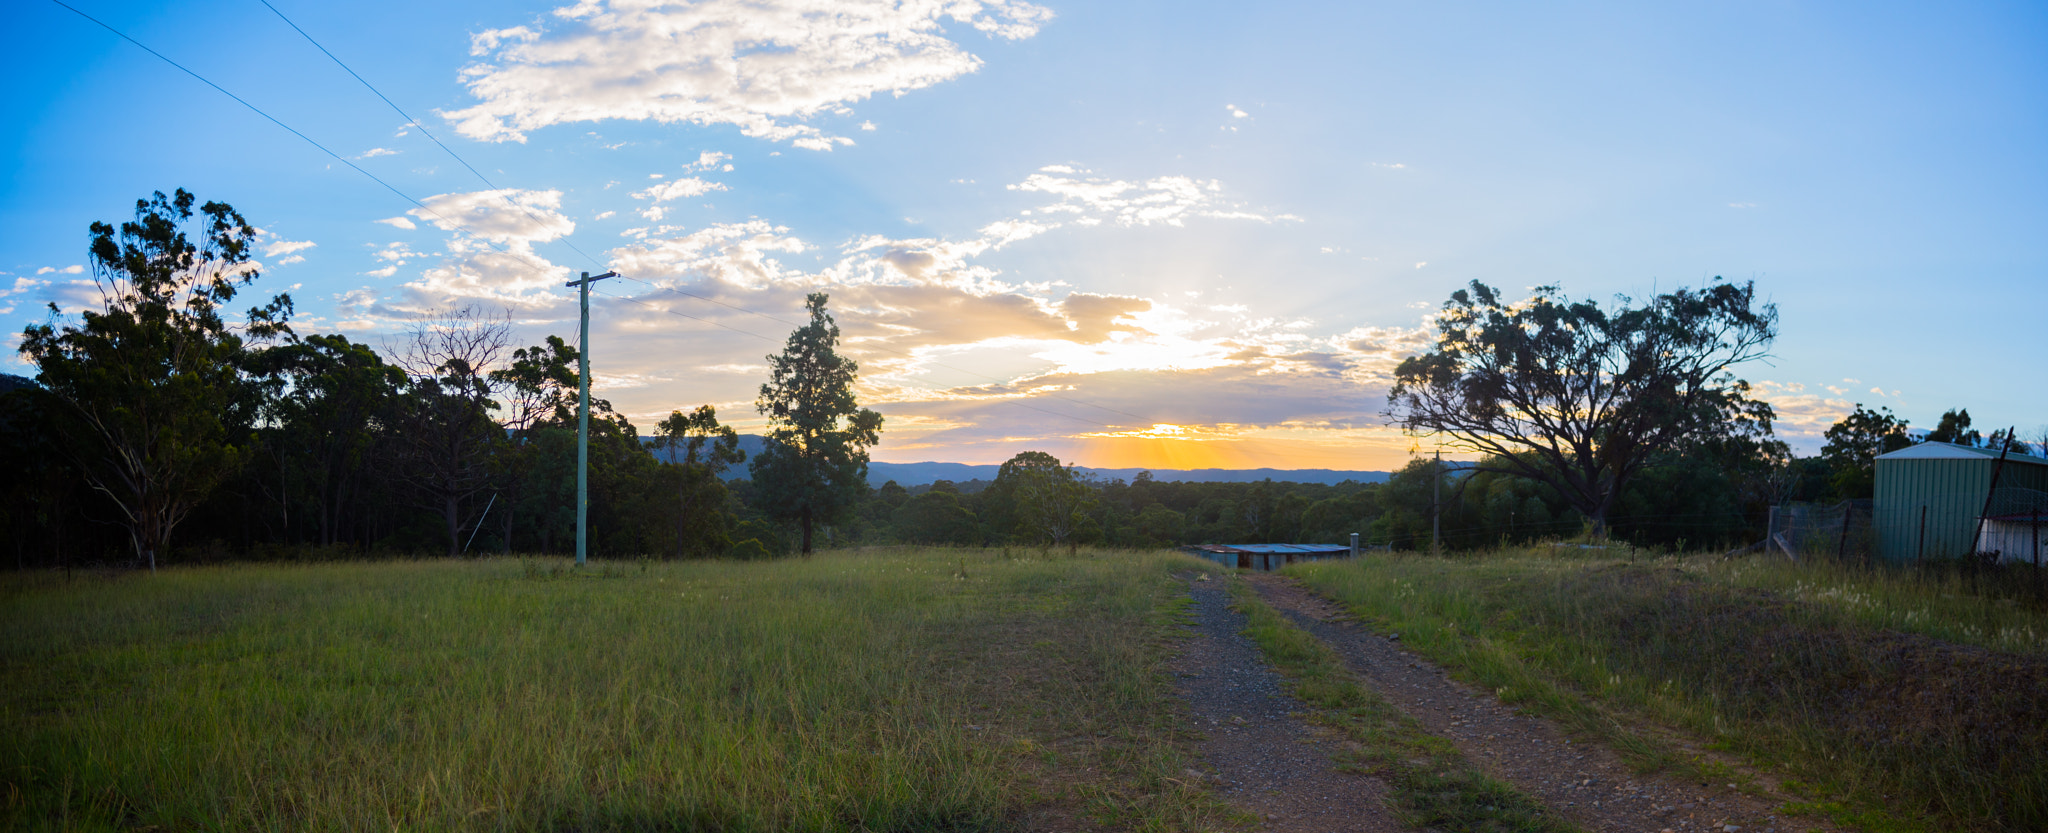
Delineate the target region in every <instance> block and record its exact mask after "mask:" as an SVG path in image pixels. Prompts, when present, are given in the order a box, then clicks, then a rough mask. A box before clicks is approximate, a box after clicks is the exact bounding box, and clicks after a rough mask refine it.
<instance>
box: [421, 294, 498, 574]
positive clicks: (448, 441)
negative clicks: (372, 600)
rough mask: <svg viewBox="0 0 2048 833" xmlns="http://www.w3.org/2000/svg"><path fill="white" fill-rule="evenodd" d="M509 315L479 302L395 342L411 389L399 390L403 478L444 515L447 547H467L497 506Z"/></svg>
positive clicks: (427, 506)
mask: <svg viewBox="0 0 2048 833" xmlns="http://www.w3.org/2000/svg"><path fill="white" fill-rule="evenodd" d="M510 336H511V322H510V321H509V320H507V319H503V318H493V317H491V316H489V315H486V314H484V313H482V312H481V311H479V310H477V309H476V308H474V307H470V308H465V309H461V310H456V311H454V312H449V313H444V314H441V315H438V316H435V317H432V318H428V319H423V320H420V321H417V322H415V323H414V324H413V325H412V327H411V328H409V329H408V330H407V331H406V333H405V337H404V339H403V340H402V341H401V342H400V343H399V345H398V346H397V349H396V350H394V351H393V352H395V353H396V354H397V356H396V359H395V361H396V363H397V364H398V366H399V367H401V368H403V369H404V370H405V374H406V376H407V382H408V384H407V390H406V392H405V395H404V396H402V397H400V399H399V402H400V403H401V404H402V406H403V407H402V408H400V409H399V412H398V414H397V419H398V422H399V431H398V436H399V439H400V445H401V447H402V451H403V453H402V457H403V460H402V463H401V465H400V466H399V469H398V474H399V476H400V477H402V478H403V479H405V480H406V481H408V482H410V483H411V484H412V486H413V487H414V489H415V490H416V492H417V495H418V497H419V502H420V505H421V507H422V508H424V509H428V510H431V511H434V512H436V513H438V514H439V515H440V516H441V521H442V531H443V533H444V534H445V536H446V543H447V554H449V555H457V554H459V553H461V552H462V548H463V544H464V542H463V539H462V533H463V530H464V529H466V528H469V527H470V526H471V525H472V524H474V523H477V522H479V521H481V519H482V518H481V516H482V515H483V513H484V512H485V511H487V510H488V508H489V507H490V506H491V505H492V502H490V501H480V500H479V498H481V497H483V496H484V495H485V494H486V493H487V492H489V491H490V490H491V488H492V486H493V485H494V484H493V482H492V481H493V477H492V475H493V471H492V466H493V464H494V461H493V459H492V457H493V455H494V454H495V453H496V451H497V450H498V449H499V448H500V447H502V446H503V445H504V443H505V432H504V430H503V429H502V428H500V427H499V426H498V424H497V422H496V421H494V420H493V419H492V416H491V414H492V412H493V411H496V410H498V409H499V407H500V405H499V403H498V401H497V399H496V394H497V390H496V387H497V385H496V384H495V382H494V381H493V380H492V378H491V376H490V371H491V369H492V368H493V367H494V366H495V365H496V364H497V363H498V360H499V358H500V357H502V356H503V355H504V353H505V347H506V345H507V344H508V343H509V341H510Z"/></svg>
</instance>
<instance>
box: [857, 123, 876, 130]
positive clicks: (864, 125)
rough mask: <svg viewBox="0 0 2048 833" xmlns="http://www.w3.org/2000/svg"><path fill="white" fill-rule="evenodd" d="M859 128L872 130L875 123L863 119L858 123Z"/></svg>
mask: <svg viewBox="0 0 2048 833" xmlns="http://www.w3.org/2000/svg"><path fill="white" fill-rule="evenodd" d="M860 129H862V130H868V131H872V130H874V129H875V123H874V122H871V121H864V122H861V123H860Z"/></svg>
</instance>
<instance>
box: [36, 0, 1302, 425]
mask: <svg viewBox="0 0 2048 833" xmlns="http://www.w3.org/2000/svg"><path fill="white" fill-rule="evenodd" d="M50 2H52V3H55V4H57V5H58V6H60V7H62V8H64V9H66V10H68V11H70V12H71V13H73V14H76V15H78V16H79V17H82V18H85V19H86V20H87V21H90V22H91V23H93V24H94V25H96V26H99V27H100V28H102V29H105V30H107V31H108V32H111V33H113V34H114V35H115V36H116V37H119V38H121V39H122V40H125V41H127V42H129V43H130V44H133V45H134V46H135V47H136V48H138V49H141V50H142V51H144V52H148V53H149V54H151V55H153V56H155V57H156V58H157V59H158V60H161V61H163V62H164V63H167V64H170V65H171V66H172V67H174V68H176V69H177V70H178V71H180V72H183V73H185V74H186V75H189V76H191V77H192V78H194V79H195V80H197V81H199V82H200V83H202V84H205V85H206V86H208V87H212V88H213V89H214V90H215V91H216V92H219V93H220V94H221V95H225V96H227V97H228V98H230V99H233V100H234V101H235V103H237V104H240V105H242V106H243V107H245V108H248V110H249V111H250V112H253V113H255V114H256V115H259V116H262V117H263V118H264V119H265V120H267V121H269V122H270V123H271V124H274V125H277V126H278V127H280V128H283V129H284V130H285V131H286V132H288V133H290V134H292V135H293V136H297V137H299V138H300V139H301V140H303V141H305V142H306V143H307V144H309V145H312V146H313V147H314V148H315V149H317V150H319V151H320V152H321V153H324V154H326V155H327V156H329V157H330V158H332V159H334V160H335V161H337V162H340V163H342V164H343V165H346V166H348V167H349V168H350V169H351V170H354V171H355V172H356V173H359V174H362V175H363V176H365V177H367V178H369V179H370V181H372V182H375V183H377V184H378V185H380V186H383V187H384V189H385V190H387V191H390V192H391V193H392V194H394V195H396V196H398V197H399V198H400V199H402V200H405V201H406V202H408V203H411V204H412V205H414V206H417V207H418V208H419V209H420V210H421V211H424V212H426V213H427V214H429V215H432V216H433V217H435V218H436V219H438V220H440V221H441V223H442V224H443V225H444V227H446V228H447V229H449V230H450V231H455V232H457V233H460V234H464V235H466V236H468V237H469V238H470V239H472V240H474V241H476V242H478V243H480V244H482V245H484V246H485V247H486V248H489V249H491V250H493V251H497V252H499V253H501V254H506V255H510V256H513V257H516V258H520V259H522V260H526V261H527V262H529V263H531V264H533V265H535V266H537V267H541V268H542V270H543V271H552V270H553V269H556V268H560V267H558V266H556V265H555V264H551V263H548V262H547V261H544V260H540V259H538V258H535V257H533V256H531V255H527V254H524V253H521V252H518V251H516V250H513V249H511V248H510V247H504V248H500V247H497V246H493V245H492V243H491V241H489V240H488V239H486V238H483V237H481V236H479V235H477V234H476V233H474V232H471V231H469V230H468V229H465V228H463V227H462V225H461V224H460V223H457V222H455V221H454V220H452V219H450V218H448V217H447V216H445V215H443V214H441V213H440V212H438V211H435V210H434V209H433V208H432V207H431V206H429V205H427V204H426V203H425V202H422V201H420V200H419V199H417V198H414V197H413V196H412V195H410V194H407V193H405V192H404V191H401V190H399V189H398V187H397V186H394V185H392V184H391V183H389V182H386V181H384V180H383V179H382V178H381V177H378V176H377V175H376V174H373V173H370V172H369V171H368V170H366V169H364V168H363V167H362V166H360V165H357V164H356V163H355V162H353V161H351V160H349V159H348V158H347V157H344V156H342V155H341V154H338V153H336V152H334V151H333V150H331V149H329V148H328V147H327V146H326V145H323V144H321V143H320V142H318V141H316V140H314V139H313V138H312V137H311V136H308V135H306V134H305V133H303V132H300V131H299V130H298V129H297V128H294V127H292V126H291V125H288V124H285V123H284V122H283V121H282V120H280V119H278V118H277V117H275V116H272V115H270V114H269V113H268V112H265V111H264V110H263V109H262V108H260V107H257V106H256V105H254V104H251V103H250V102H249V101H248V100H247V99H244V98H242V97H241V96H238V95H236V94H234V93H232V92H229V91H228V90H227V88H225V87H222V86H221V85H219V84H216V83H214V82H213V81H211V80H209V79H208V78H206V77H205V76H203V75H200V74H199V73H198V72H195V71H193V70H192V69H190V68H188V67H186V66H185V65H184V64H181V63H178V62H177V61H175V60H172V59H171V58H170V57H169V56H166V55H164V54H163V53H161V52H158V51H156V50H155V49H152V48H150V47H149V46H148V45H147V44H144V43H143V42H141V41H139V40H136V39H135V38H133V37H130V36H129V35H128V33H126V32H123V31H121V30H120V29H117V28H115V27H114V26H112V25H110V24H108V23H106V22H105V21H102V20H100V19H99V18H96V17H93V16H92V15H90V14H87V13H85V12H84V11H82V10H80V9H78V8H77V7H74V6H72V5H70V4H68V3H65V2H64V1H63V0H50ZM258 2H261V3H263V5H264V7H265V8H268V9H270V11H271V12H272V13H273V14H275V15H277V17H278V19H280V20H282V21H284V23H285V24H286V25H287V26H290V27H291V28H292V30H293V31H296V32H298V33H299V35H300V36H301V37H304V38H305V39H306V41H307V42H308V43H311V44H312V45H313V47H314V48H316V49H318V50H320V52H321V54H323V55H326V56H327V57H328V59H329V60H332V61H334V63H335V65H336V66H339V67H341V69H342V70H343V71H344V72H347V73H348V74H349V75H350V76H351V77H353V78H355V79H356V81H358V82H360V83H361V84H362V85H363V86H364V87H365V88H366V89H368V90H369V91H370V92H371V93H372V94H374V95H376V96H377V98H378V99H380V100H382V101H383V102H384V103H385V104H386V105H389V106H390V107H391V109H392V110H393V111H394V112H396V113H398V115H399V116H400V117H402V118H404V119H405V120H406V122H407V123H408V124H410V125H412V126H413V127H414V128H416V129H418V130H419V131H420V134H421V135H424V136H426V137H427V138H428V139H429V140H431V141H432V142H433V143H434V144H435V145H436V146H439V147H440V148H441V149H442V150H443V151H445V152H447V153H448V155H449V156H450V157H452V158H454V159H455V161H456V162H458V163H460V164H461V165H462V167H463V168H465V169H467V170H468V171H469V172H470V173H471V174H474V175H475V176H476V177H477V179H478V180H480V181H482V182H483V183H484V184H485V185H486V186H488V187H490V188H491V190H492V192H493V193H494V194H495V195H496V196H497V197H498V198H499V199H501V200H504V201H505V202H506V204H508V205H511V206H512V207H514V208H517V209H519V210H520V211H521V212H523V213H525V214H526V215H527V217H528V218H529V219H532V220H534V221H536V222H540V221H541V218H539V217H538V216H536V215H534V214H533V212H532V211H531V210H530V209H528V208H527V207H526V206H523V205H520V204H519V203H516V202H513V201H512V200H511V199H510V198H509V197H506V196H505V195H504V193H503V191H504V189H502V188H499V187H498V186H497V185H496V184H495V183H493V182H491V180H490V178H489V177H487V176H484V174H483V172H481V171H478V170H477V169H476V167H475V166H474V165H471V164H470V163H469V162H468V160H465V159H463V158H462V156H461V155H460V154H458V153H456V152H455V150H454V149H453V148H450V147H448V145H447V144H445V143H443V142H442V141H441V140H440V139H439V138H438V137H436V136H434V135H433V133H432V132H431V131H429V130H427V129H426V128H425V126H423V125H422V124H421V123H420V122H419V120H417V119H414V118H413V117H412V116H411V115H410V114H408V113H406V112H405V110H404V108H402V107H399V106H398V104H397V103H396V102H393V101H392V100H391V99H390V97H388V96H386V95H384V93H383V92H382V91H380V90H378V89H377V87H376V85H374V84H371V83H370V82H369V81H368V80H367V79H365V78H363V77H362V75H361V74H360V73H357V72H356V71H355V70H354V69H352V68H350V67H349V65H348V64H347V63H346V62H344V61H342V60H341V58H339V57H337V56H336V55H335V54H334V53H333V52H332V51H330V50H329V49H328V48H327V47H326V46H323V45H321V43H320V42H319V40H317V39H315V38H314V37H313V36H312V35H311V34H309V33H307V32H306V30H305V29H304V28H303V27H300V26H299V25H298V24H297V23H295V22H293V21H292V19H291V18H290V17H287V16H286V15H285V14H284V12H282V11H279V10H278V8H277V7H276V6H274V5H271V3H270V2H269V0H258ZM562 243H563V245H564V246H567V247H568V248H569V249H570V250H572V251H574V252H576V253H577V254H579V255H582V256H583V257H584V258H585V259H586V260H589V261H590V262H591V263H593V264H596V265H598V266H603V263H602V262H601V261H599V260H598V259H597V258H595V257H592V256H591V255H590V254H589V253H588V252H585V251H583V250H582V249H581V248H578V247H577V246H576V245H575V244H574V243H571V242H569V241H568V240H567V239H564V240H563V241H562ZM620 277H623V278H626V279H627V280H632V281H635V282H637V283H642V284H646V285H647V286H650V287H654V288H655V289H656V290H657V291H665V292H672V293H675V294H678V295H682V296H685V297H689V298H694V299H696V300H700V301H704V302H707V303H711V304H716V305H718V306H722V307H726V308H728V309H732V310H735V311H738V312H743V313H746V314H749V315H754V316H757V317H760V318H765V319H768V320H770V321H775V322H778V323H782V324H785V325H789V326H800V325H797V324H795V323H794V322H790V321H785V320H783V319H781V318H777V317H775V316H772V315H768V314H766V313H762V312H758V311H755V310H751V309H747V308H745V307H741V306H737V305H734V304H728V303H725V302H723V301H719V300H717V299H715V298H709V297H706V296H703V295H698V294H695V293H692V292H688V291H686V290H683V289H679V288H675V287H662V286H659V285H657V284H654V283H652V282H649V281H645V280H641V279H639V278H634V277H631V276H627V275H620ZM593 291H596V292H597V294H599V295H603V296H605V297H610V298H616V299H619V300H626V301H632V302H633V303H636V304H640V305H642V306H645V307H648V308H650V309H657V310H658V311H661V312H666V313H668V314H670V315H674V316H677V317H679V318H684V319H688V320H691V321H697V322H700V323H704V324H710V325H712V326H715V327H719V328H721V329H725V330H730V331H732V332H735V333H740V334H743V335H749V336H753V337H755V338H760V339H763V340H766V341H770V342H773V341H775V339H774V338H772V337H770V336H764V335H761V334H759V333H755V332H751V331H748V330H743V329H740V328H737V327H732V326H729V325H726V324H723V323H720V322H717V321H713V320H711V319H708V318H699V317H697V316H693V315H688V314H685V313H680V312H676V311H675V310H673V309H661V308H657V307H655V306H654V305H652V304H648V303H647V302H645V301H644V300H641V299H639V298H633V297H628V296H622V295H613V294H611V293H608V292H603V291H598V290H593ZM582 348H583V345H582V332H581V330H580V328H579V330H578V332H577V334H576V349H577V350H578V352H581V351H582ZM871 348H872V349H877V350H880V351H883V352H888V353H894V354H896V355H900V356H903V357H906V358H910V359H917V360H920V361H924V362H926V363H927V364H930V365H931V366H934V367H939V368H943V369H946V370H951V371H953V372H956V373H961V374H965V375H968V376H974V377H977V378H981V379H986V380H988V381H991V382H996V383H998V384H1004V383H1008V382H1009V381H1013V380H1005V379H1001V378H998V377H994V376H988V375H985V374H981V373H977V372H974V371H971V370H967V369H965V368H960V367H955V366H953V365H949V364H946V363H943V362H937V361H931V360H929V359H919V357H918V356H916V355H915V354H913V353H910V352H907V351H903V350H897V349H894V348H891V347H885V346H880V345H871ZM1042 395H1043V396H1045V397H1046V398H1048V399H1057V400H1060V401H1062V402H1067V403H1069V404H1074V405H1082V406H1086V407H1090V408H1097V409H1100V410H1103V411H1107V412H1110V413H1113V414H1118V415H1120V416H1127V417H1131V418H1133V419H1136V420H1139V421H1140V422H1142V423H1144V424H1148V425H1150V424H1157V421H1156V420H1155V419H1154V418H1152V417H1147V416H1144V415H1141V414H1135V413H1131V412H1129V411H1125V410H1121V409H1117V408H1112V407H1109V406H1107V405H1098V404H1095V403H1093V402H1088V401H1086V400H1081V399H1075V398H1073V397H1067V396H1060V395H1057V394H1049V393H1048V394H1042ZM1000 404H1005V405H1010V406H1012V407H1017V408H1022V409H1024V410H1028V411H1033V412H1037V413H1041V414H1046V415H1049V416H1055V417H1059V418H1062V419H1068V420H1074V421H1077V422H1082V423H1085V424H1088V425H1093V426H1097V427H1100V428H1108V429H1112V430H1113V429H1115V428H1116V427H1117V426H1114V425H1111V424H1108V423H1104V422H1100V421H1096V420H1090V419H1086V418H1084V417H1078V416H1074V415H1072V414H1063V413H1059V412H1057V411H1050V410H1046V409H1044V408H1038V407H1034V406H1031V405H1026V404H1024V403H1021V402H1016V401H1011V400H1003V401H1002V402H1001V403H1000ZM1274 456H1281V457H1295V458H1305V459H1306V458H1312V459H1320V457H1319V456H1316V455H1295V454H1284V453H1279V454H1275V455H1274Z"/></svg>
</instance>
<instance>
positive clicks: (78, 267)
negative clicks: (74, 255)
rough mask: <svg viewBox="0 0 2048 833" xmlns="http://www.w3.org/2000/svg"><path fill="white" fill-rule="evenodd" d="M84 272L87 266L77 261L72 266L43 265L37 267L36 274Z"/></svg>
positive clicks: (74, 273) (73, 273) (75, 273)
mask: <svg viewBox="0 0 2048 833" xmlns="http://www.w3.org/2000/svg"><path fill="white" fill-rule="evenodd" d="M84 272H85V267H84V266H81V265H79V264H76V263H74V264H72V265H70V266H64V267H57V266H45V267H43V268H41V269H37V270H36V274H38V275H48V274H53V273H54V274H58V275H77V274H82V273H84ZM18 282H19V281H17V283H18Z"/></svg>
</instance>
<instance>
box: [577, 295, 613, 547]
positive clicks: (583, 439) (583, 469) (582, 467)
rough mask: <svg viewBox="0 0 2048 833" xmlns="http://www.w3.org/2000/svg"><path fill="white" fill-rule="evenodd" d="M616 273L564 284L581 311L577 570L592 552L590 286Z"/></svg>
mask: <svg viewBox="0 0 2048 833" xmlns="http://www.w3.org/2000/svg"><path fill="white" fill-rule="evenodd" d="M618 276H619V273H617V272H606V273H604V274H602V275H598V276H596V277H592V276H591V274H590V273H589V272H585V273H583V278H582V279H581V280H573V281H570V282H568V283H567V284H564V285H565V286H573V287H575V288H576V290H577V291H576V297H577V304H578V306H579V308H580V309H581V315H580V319H581V320H580V322H579V323H578V325H577V326H578V329H577V331H576V333H577V336H576V339H577V340H576V344H577V349H576V566H578V567H581V566H583V564H584V562H585V561H586V560H587V559H588V557H589V552H590V285H591V284H593V283H596V282H598V281H601V280H604V279H605V278H616V277H618Z"/></svg>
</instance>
